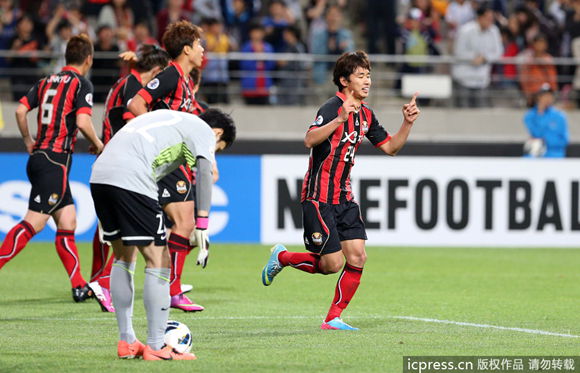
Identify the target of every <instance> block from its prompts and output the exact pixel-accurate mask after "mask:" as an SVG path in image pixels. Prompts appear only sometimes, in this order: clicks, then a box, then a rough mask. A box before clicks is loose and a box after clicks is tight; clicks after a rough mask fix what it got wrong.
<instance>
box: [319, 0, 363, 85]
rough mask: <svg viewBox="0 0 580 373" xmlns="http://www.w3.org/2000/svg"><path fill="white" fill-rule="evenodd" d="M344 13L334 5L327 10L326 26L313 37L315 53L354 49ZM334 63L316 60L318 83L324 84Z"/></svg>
mask: <svg viewBox="0 0 580 373" xmlns="http://www.w3.org/2000/svg"><path fill="white" fill-rule="evenodd" d="M342 22H343V15H342V10H341V9H340V7H339V6H336V5H333V6H330V7H329V8H328V11H327V12H326V27H325V28H324V29H322V30H320V31H318V32H317V33H316V34H314V35H313V37H312V49H311V52H312V53H314V54H332V55H341V54H343V53H344V52H350V51H353V50H354V40H353V37H352V33H351V32H350V30H348V29H346V28H344V27H343V25H342ZM331 65H332V64H329V63H328V62H316V63H314V66H313V78H314V81H315V82H316V83H318V84H324V83H325V82H326V81H327V79H326V76H327V74H328V71H329V69H330V67H331Z"/></svg>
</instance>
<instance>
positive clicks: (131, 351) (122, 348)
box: [117, 339, 145, 359]
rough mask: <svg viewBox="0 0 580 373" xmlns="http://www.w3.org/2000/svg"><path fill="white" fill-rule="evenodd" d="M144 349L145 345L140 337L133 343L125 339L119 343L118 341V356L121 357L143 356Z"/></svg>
mask: <svg viewBox="0 0 580 373" xmlns="http://www.w3.org/2000/svg"><path fill="white" fill-rule="evenodd" d="M144 350H145V345H144V344H143V343H141V342H140V341H139V340H138V339H136V340H135V342H133V343H128V342H125V341H119V343H117V356H119V358H120V359H134V358H136V357H141V356H143V351H144Z"/></svg>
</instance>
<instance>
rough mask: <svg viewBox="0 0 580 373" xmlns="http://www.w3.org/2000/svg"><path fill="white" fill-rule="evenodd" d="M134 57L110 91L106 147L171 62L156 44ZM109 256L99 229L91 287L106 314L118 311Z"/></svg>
mask: <svg viewBox="0 0 580 373" xmlns="http://www.w3.org/2000/svg"><path fill="white" fill-rule="evenodd" d="M133 55H134V57H135V59H134V60H131V61H132V65H133V68H132V69H131V72H130V73H129V74H127V75H126V76H124V77H122V78H121V79H119V80H117V82H116V83H115V84H114V85H113V87H112V88H111V89H110V90H109V94H108V95H107V100H106V101H105V115H104V119H103V134H102V139H103V143H104V144H107V143H108V142H109V140H111V137H112V136H113V135H114V134H115V133H117V132H118V131H119V130H120V129H121V128H122V127H123V126H124V125H125V123H127V121H128V120H130V119H132V118H133V117H134V116H133V114H132V113H131V112H130V111H129V109H127V105H128V103H129V100H131V99H132V98H133V97H134V96H135V95H136V94H137V92H138V91H139V90H141V88H143V85H145V84H147V83H149V82H150V81H151V79H153V77H155V76H156V75H157V74H158V73H159V72H160V71H161V70H163V69H164V68H165V67H167V64H168V63H169V55H168V54H167V52H165V51H164V50H163V49H161V48H159V47H158V46H156V45H153V44H143V45H142V46H141V47H139V50H138V51H137V53H136V54H133ZM108 255H109V245H108V244H107V243H106V242H102V237H100V236H99V231H98V230H97V231H96V232H95V236H94V238H93V266H92V271H91V282H90V283H89V287H90V288H91V290H92V291H93V293H94V294H95V298H96V299H97V301H98V302H99V305H100V306H101V309H102V310H103V312H115V308H114V307H113V304H112V301H111V295H110V291H109V289H110V285H109V283H110V274H111V266H112V265H113V256H112V255H111V257H110V259H109V260H107V258H108Z"/></svg>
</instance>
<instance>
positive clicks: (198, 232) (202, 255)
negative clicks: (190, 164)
mask: <svg viewBox="0 0 580 373" xmlns="http://www.w3.org/2000/svg"><path fill="white" fill-rule="evenodd" d="M196 166H197V174H196V183H195V205H196V206H197V215H196V217H195V230H194V231H193V236H194V237H192V238H194V240H192V239H190V241H195V243H196V244H197V246H199V253H198V255H197V265H201V267H202V268H205V266H206V265H207V260H208V258H209V251H208V249H209V238H208V234H207V228H208V225H209V210H210V207H211V192H212V188H213V175H212V174H213V167H214V166H213V162H212V161H209V160H207V159H205V158H203V157H197V162H196Z"/></svg>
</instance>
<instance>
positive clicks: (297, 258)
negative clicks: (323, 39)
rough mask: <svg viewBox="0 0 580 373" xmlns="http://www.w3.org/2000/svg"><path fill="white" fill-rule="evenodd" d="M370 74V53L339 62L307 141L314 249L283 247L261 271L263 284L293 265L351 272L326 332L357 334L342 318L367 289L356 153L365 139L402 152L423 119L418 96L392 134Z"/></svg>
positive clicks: (306, 189) (306, 209) (305, 190)
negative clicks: (376, 106) (372, 94)
mask: <svg viewBox="0 0 580 373" xmlns="http://www.w3.org/2000/svg"><path fill="white" fill-rule="evenodd" d="M370 70H371V66H370V61H369V59H368V56H367V54H366V53H365V52H363V51H358V52H352V53H345V54H343V55H342V56H340V58H339V59H338V60H337V61H336V65H335V67H334V74H333V75H334V79H333V80H334V84H335V85H336V86H337V87H338V92H337V93H336V96H334V97H332V98H331V99H329V100H328V101H326V103H325V104H324V105H322V107H321V108H320V109H319V110H318V114H317V115H316V119H315V121H314V123H313V124H312V125H311V126H310V128H309V129H308V132H307V133H306V137H305V139H304V144H305V145H306V147H308V148H310V149H311V152H310V161H309V166H308V172H307V173H306V176H305V178H304V183H303V187H302V198H301V200H302V213H303V222H304V243H305V245H306V249H307V250H308V251H309V252H308V253H299V252H289V251H287V250H286V248H285V247H284V246H282V245H276V246H274V247H273V248H272V255H271V256H270V260H269V261H268V263H267V264H266V266H265V267H264V269H263V270H262V283H263V284H264V285H265V286H268V285H270V284H271V283H272V281H273V280H274V277H275V276H276V275H277V274H278V273H279V272H280V271H281V270H282V269H283V268H284V267H286V266H291V267H294V268H296V269H298V270H301V271H304V272H308V273H321V274H325V275H327V274H331V273H336V272H338V271H340V269H341V268H343V267H344V268H343V271H342V274H341V275H340V277H339V279H338V283H337V284H336V290H335V294H334V299H333V301H332V304H331V306H330V310H329V311H328V314H327V316H326V318H325V320H324V321H323V323H322V325H321V329H336V330H357V328H353V327H351V326H350V325H348V324H346V323H345V322H344V321H342V319H341V318H340V316H341V313H342V311H343V310H344V309H345V308H346V307H347V306H348V304H349V302H350V301H351V299H352V297H353V296H354V294H355V292H356V290H357V288H358V286H359V284H360V279H361V276H362V272H363V267H364V265H365V262H366V252H365V240H366V239H367V236H366V232H365V226H364V222H363V221H362V218H361V215H360V209H359V206H358V204H357V203H356V202H355V201H354V199H353V196H352V192H351V185H350V170H351V168H352V166H353V165H354V157H355V153H356V150H357V149H358V147H359V146H360V144H361V143H362V141H363V138H364V137H365V136H366V137H367V138H368V139H369V140H370V142H371V143H372V144H373V145H374V146H375V147H377V148H378V149H379V150H381V151H382V152H384V153H385V154H387V155H395V154H397V152H398V151H399V150H400V149H401V148H402V147H403V145H404V144H405V142H406V141H407V138H408V136H409V133H410V132H411V128H412V126H413V123H414V122H415V120H416V119H417V117H418V116H419V109H418V108H417V104H416V102H415V100H416V96H417V95H416V94H415V96H413V98H412V99H411V101H410V102H409V103H408V104H405V105H404V106H403V118H404V120H403V124H402V125H401V128H400V129H399V131H398V132H397V133H396V134H394V135H393V136H390V135H389V134H388V133H387V131H386V130H385V129H384V128H383V127H382V126H381V125H380V124H379V122H378V120H377V118H376V116H375V114H374V112H373V111H372V109H371V108H370V107H369V106H368V105H367V104H366V103H365V102H364V101H363V100H364V99H365V98H367V97H368V95H369V91H370V88H371V72H370ZM345 259H346V264H345V263H344V261H345Z"/></svg>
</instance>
